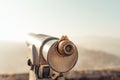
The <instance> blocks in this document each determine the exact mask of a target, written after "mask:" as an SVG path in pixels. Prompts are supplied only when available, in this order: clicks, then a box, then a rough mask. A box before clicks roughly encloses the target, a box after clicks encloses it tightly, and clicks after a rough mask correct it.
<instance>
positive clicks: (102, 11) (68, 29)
mask: <svg viewBox="0 0 120 80" xmlns="http://www.w3.org/2000/svg"><path fill="white" fill-rule="evenodd" d="M29 32H35V33H43V34H49V35H63V34H67V35H71V36H84V35H88V36H89V35H90V36H91V35H96V36H115V37H120V0H0V40H22V38H23V36H24V35H25V34H27V33H29Z"/></svg>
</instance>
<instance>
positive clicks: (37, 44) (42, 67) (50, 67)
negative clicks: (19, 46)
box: [26, 34, 78, 80]
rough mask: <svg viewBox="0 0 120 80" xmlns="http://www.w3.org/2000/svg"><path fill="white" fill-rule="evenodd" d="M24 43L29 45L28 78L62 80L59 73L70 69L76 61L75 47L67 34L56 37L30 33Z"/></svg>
mask: <svg viewBox="0 0 120 80" xmlns="http://www.w3.org/2000/svg"><path fill="white" fill-rule="evenodd" d="M26 43H27V45H28V47H29V48H28V49H29V53H28V55H29V56H28V65H29V66H30V77H29V78H30V79H29V80H43V79H44V80H52V79H56V78H57V80H63V79H64V77H63V76H60V75H61V74H62V73H65V72H67V71H69V70H71V69H72V68H73V67H74V65H75V64H76V62H77V59H78V51H77V48H76V46H75V45H74V43H73V42H71V41H70V40H69V39H68V38H67V36H62V37H61V39H58V38H56V37H51V36H48V35H44V34H30V35H29V36H28V37H27V40H26ZM33 77H34V78H33Z"/></svg>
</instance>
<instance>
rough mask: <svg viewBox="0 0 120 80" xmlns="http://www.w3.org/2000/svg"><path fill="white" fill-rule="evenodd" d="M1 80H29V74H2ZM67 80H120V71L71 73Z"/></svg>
mask: <svg viewBox="0 0 120 80" xmlns="http://www.w3.org/2000/svg"><path fill="white" fill-rule="evenodd" d="M0 80H29V74H28V73H23V74H11V75H3V74H2V75H0ZM65 80H120V70H94V71H70V72H68V73H66V74H65Z"/></svg>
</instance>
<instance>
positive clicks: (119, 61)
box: [75, 47, 120, 70]
mask: <svg viewBox="0 0 120 80" xmlns="http://www.w3.org/2000/svg"><path fill="white" fill-rule="evenodd" d="M78 51H79V60H78V62H77V65H76V66H75V69H77V70H81V69H98V68H106V67H114V66H119V65H120V58H119V57H117V56H115V55H113V54H109V53H106V52H103V51H96V50H88V49H86V48H81V47H79V49H78Z"/></svg>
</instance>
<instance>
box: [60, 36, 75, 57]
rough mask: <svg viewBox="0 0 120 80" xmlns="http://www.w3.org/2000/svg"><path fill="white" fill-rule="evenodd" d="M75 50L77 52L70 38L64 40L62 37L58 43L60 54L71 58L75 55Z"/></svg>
mask: <svg viewBox="0 0 120 80" xmlns="http://www.w3.org/2000/svg"><path fill="white" fill-rule="evenodd" d="M64 37H67V36H64ZM74 50H75V46H74V44H73V43H72V42H71V41H70V40H69V39H68V38H63V36H62V39H61V40H60V41H59V43H58V52H59V54H60V55H63V56H70V55H72V54H73V53H74Z"/></svg>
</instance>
